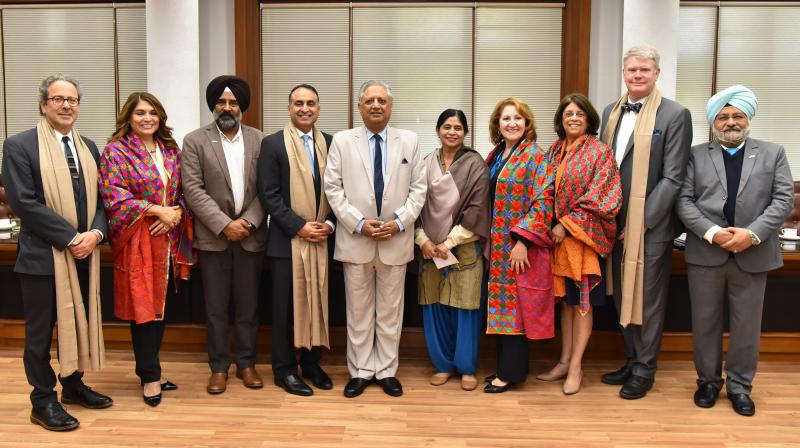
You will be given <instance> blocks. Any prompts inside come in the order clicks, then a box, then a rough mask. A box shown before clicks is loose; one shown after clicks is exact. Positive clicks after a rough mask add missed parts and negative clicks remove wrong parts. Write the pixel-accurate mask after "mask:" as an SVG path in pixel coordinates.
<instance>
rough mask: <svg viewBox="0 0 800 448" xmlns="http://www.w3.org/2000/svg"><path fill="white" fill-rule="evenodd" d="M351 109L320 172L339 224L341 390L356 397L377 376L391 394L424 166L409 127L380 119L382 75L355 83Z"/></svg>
mask: <svg viewBox="0 0 800 448" xmlns="http://www.w3.org/2000/svg"><path fill="white" fill-rule="evenodd" d="M358 111H359V112H360V113H361V119H362V120H363V122H364V125H363V126H359V127H356V128H353V129H348V130H346V131H341V132H338V133H336V135H334V136H333V143H332V144H331V149H330V152H329V153H328V166H327V167H326V168H325V176H324V178H325V194H326V195H327V197H328V202H329V203H330V205H331V209H332V210H333V212H334V214H335V215H336V218H337V225H338V227H339V229H338V230H337V232H336V249H335V251H334V258H335V259H336V260H339V261H341V262H342V265H343V266H344V284H345V300H346V304H347V306H346V308H347V369H348V371H349V372H350V377H351V378H350V381H349V382H348V383H347V385H345V388H344V396H345V397H348V398H353V397H357V396H359V395H361V393H363V392H364V389H366V387H367V386H368V385H369V384H370V383H372V382H373V381H377V383H378V384H380V386H381V387H382V388H383V391H384V392H385V393H386V394H388V395H390V396H393V397H399V396H400V395H402V394H403V387H402V385H401V384H400V381H398V380H397V378H396V377H395V374H396V373H397V367H398V347H399V345H400V332H401V330H402V327H403V297H404V293H405V278H406V264H408V262H409V261H411V259H412V258H413V257H414V222H415V221H416V220H417V216H419V213H420V211H421V210H422V204H423V203H424V202H425V191H426V190H427V183H426V182H425V166H424V164H423V162H422V157H421V155H420V151H419V142H418V139H417V134H415V133H413V132H411V131H406V130H404V129H398V128H394V127H391V126H388V124H389V119H390V118H391V116H392V89H391V87H390V86H389V85H388V84H387V83H385V82H381V81H367V82H365V83H364V84H362V85H361V88H360V89H359V94H358Z"/></svg>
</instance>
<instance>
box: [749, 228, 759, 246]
mask: <svg viewBox="0 0 800 448" xmlns="http://www.w3.org/2000/svg"><path fill="white" fill-rule="evenodd" d="M747 232H748V233H749V234H750V244H752V245H753V246H758V245H759V244H760V243H761V239H759V238H758V235H756V234H755V233H753V231H752V230H750V229H748V230H747Z"/></svg>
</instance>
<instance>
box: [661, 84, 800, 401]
mask: <svg viewBox="0 0 800 448" xmlns="http://www.w3.org/2000/svg"><path fill="white" fill-rule="evenodd" d="M757 108H758V100H757V99H756V96H755V94H754V93H753V92H752V91H751V90H750V89H748V88H747V87H745V86H741V85H737V86H732V87H729V88H727V89H725V90H723V91H721V92H719V93H717V94H716V95H714V96H712V97H711V99H709V100H708V105H707V106H706V119H707V120H708V124H709V126H711V130H712V132H713V134H714V140H713V141H711V142H707V143H702V144H700V145H697V146H695V147H693V148H692V153H691V157H690V158H689V166H688V168H687V173H686V180H685V181H684V183H683V188H682V189H681V194H680V197H679V198H678V204H677V206H676V209H677V211H678V214H679V215H680V217H681V219H682V220H683V222H684V223H685V224H686V227H687V232H686V266H687V274H688V277H689V294H690V296H691V302H692V340H693V342H694V344H693V349H694V365H695V368H696V369H697V376H698V378H697V391H696V392H695V394H694V402H695V404H696V405H697V406H699V407H701V408H710V407H712V406H714V403H715V402H716V399H717V395H719V391H720V389H722V384H723V380H722V330H723V318H724V304H725V302H726V299H727V302H728V313H729V316H730V319H729V320H730V344H729V346H728V358H727V361H726V363H725V376H726V378H725V385H726V388H727V392H728V399H729V400H730V401H731V404H732V405H733V410H734V411H736V412H737V413H738V414H741V415H745V416H751V415H753V414H755V412H756V406H755V403H754V402H753V400H751V399H750V391H751V390H752V388H753V377H754V376H755V374H756V366H757V364H758V347H759V342H760V339H761V311H762V308H763V306H764V289H765V287H766V283H767V271H770V270H772V269H776V268H779V267H781V266H783V257H782V256H781V251H780V247H779V245H778V241H777V239H778V235H777V229H778V228H779V227H780V226H781V224H783V222H784V221H785V220H786V217H787V216H788V215H789V213H790V212H791V211H792V207H793V206H794V186H793V184H792V173H791V170H790V169H789V162H788V160H787V159H786V153H785V152H784V150H783V146H780V145H776V144H775V143H770V142H766V141H763V140H756V139H754V138H750V137H749V134H750V120H751V119H752V118H753V117H754V116H755V114H756V109H757Z"/></svg>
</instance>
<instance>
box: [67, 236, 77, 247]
mask: <svg viewBox="0 0 800 448" xmlns="http://www.w3.org/2000/svg"><path fill="white" fill-rule="evenodd" d="M78 235H80V233H76V234H75V236H73V237H72V239H71V240H69V244H67V247H69V246H72V245H73V244H75V240H76V239H78Z"/></svg>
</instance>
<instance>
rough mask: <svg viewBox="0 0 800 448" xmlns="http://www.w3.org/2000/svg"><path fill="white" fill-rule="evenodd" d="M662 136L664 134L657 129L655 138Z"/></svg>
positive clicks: (654, 133) (654, 132)
mask: <svg viewBox="0 0 800 448" xmlns="http://www.w3.org/2000/svg"><path fill="white" fill-rule="evenodd" d="M661 134H662V132H661V131H659V130H658V129H656V130H655V131H653V137H658V136H660V135H661Z"/></svg>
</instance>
